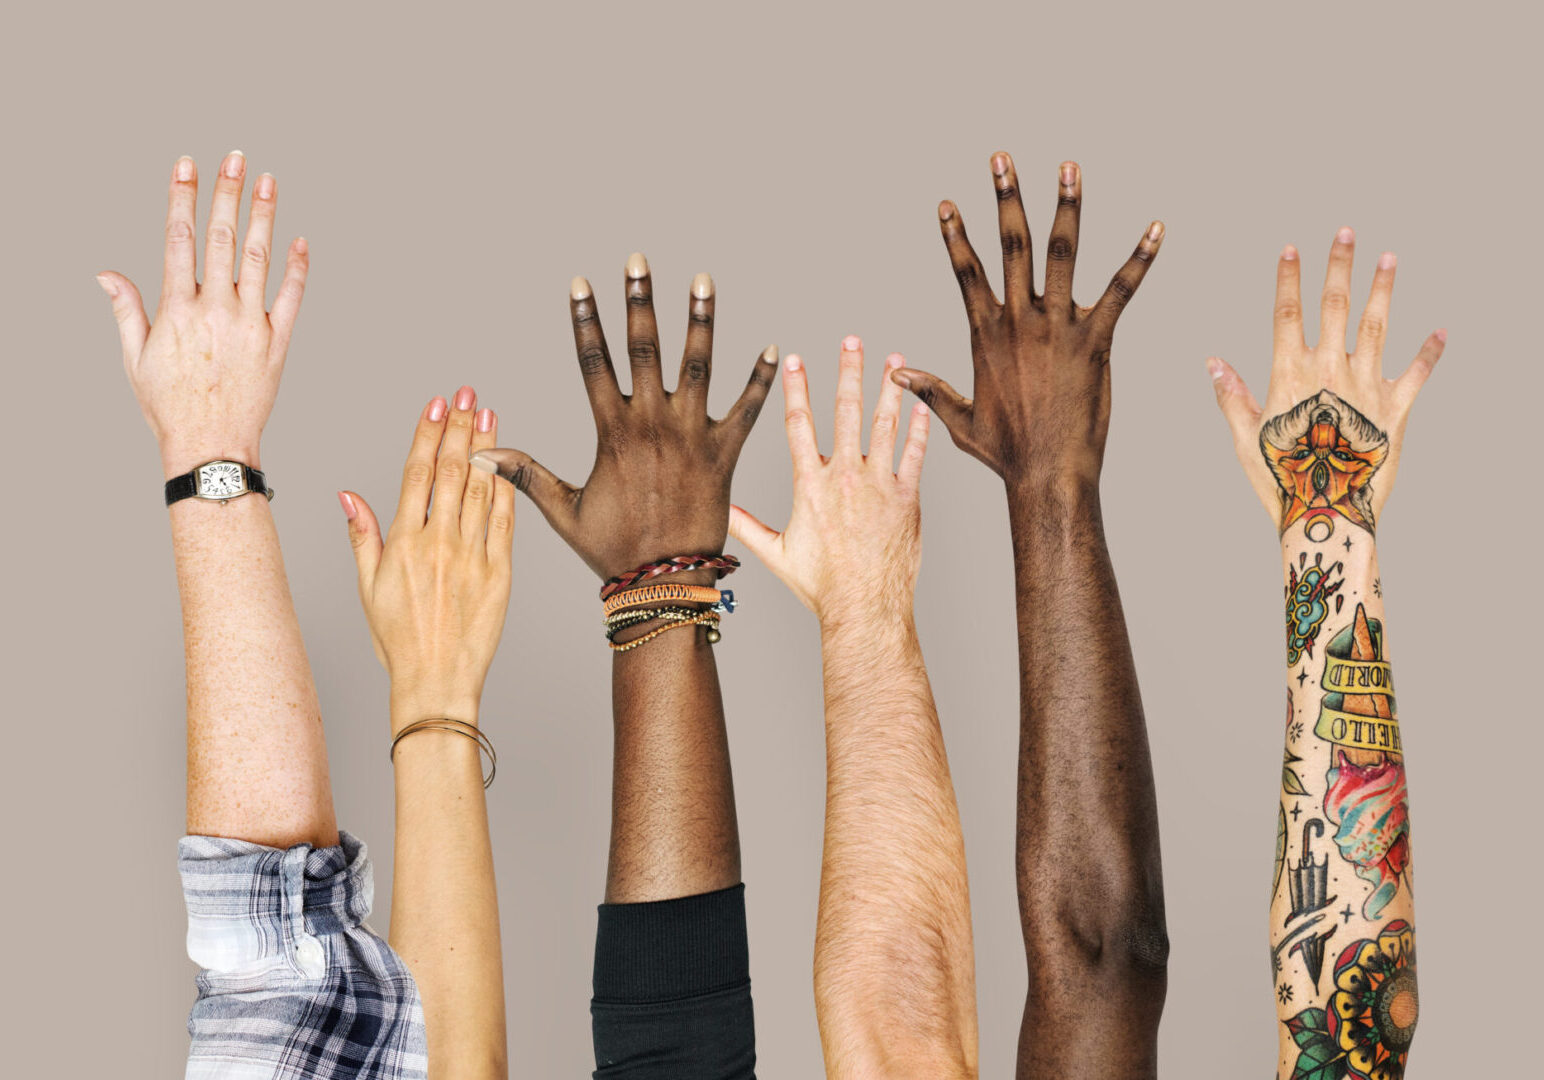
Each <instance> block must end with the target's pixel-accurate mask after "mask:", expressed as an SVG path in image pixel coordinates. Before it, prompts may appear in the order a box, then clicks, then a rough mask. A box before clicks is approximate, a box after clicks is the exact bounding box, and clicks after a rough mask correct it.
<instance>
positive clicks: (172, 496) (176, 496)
mask: <svg viewBox="0 0 1544 1080" xmlns="http://www.w3.org/2000/svg"><path fill="white" fill-rule="evenodd" d="M204 464H205V465H207V464H209V463H208V462H205V463H204ZM203 467H204V466H203V465H200V466H199V467H198V469H202V468H203ZM198 469H193V470H191V471H189V472H185V473H183V474H182V475H181V476H174V477H172V478H171V479H170V480H168V481H166V505H167V506H170V505H171V504H172V503H174V502H181V501H182V500H183V499H191V498H193V497H194V496H195V495H197V494H198ZM241 475H242V478H243V479H244V480H245V481H246V485H247V491H249V492H251V493H252V494H254V495H263V496H265V497H267V499H268V500H269V501H270V502H271V501H272V500H273V492H272V491H271V490H270V489H269V487H268V478H267V477H265V476H264V475H263V473H262V471H261V470H260V469H254V468H251V467H250V466H247V465H243V466H242V467H241ZM238 498H239V496H238Z"/></svg>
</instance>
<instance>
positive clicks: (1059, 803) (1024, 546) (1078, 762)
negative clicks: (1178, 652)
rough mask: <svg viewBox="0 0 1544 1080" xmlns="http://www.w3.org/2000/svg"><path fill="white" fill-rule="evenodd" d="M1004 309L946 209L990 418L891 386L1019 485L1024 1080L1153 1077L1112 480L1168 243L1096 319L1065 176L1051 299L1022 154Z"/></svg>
mask: <svg viewBox="0 0 1544 1080" xmlns="http://www.w3.org/2000/svg"><path fill="white" fill-rule="evenodd" d="M992 173H993V176H994V178H995V183H996V188H997V203H998V227H999V230H1000V233H1001V240H1002V253H1003V282H1004V300H1003V302H1002V303H998V301H997V299H996V298H995V297H994V296H993V295H992V291H991V288H990V286H989V285H988V283H987V278H986V272H985V270H984V269H983V268H982V266H981V262H980V260H979V259H978V258H977V257H976V253H975V251H974V250H973V249H972V248H971V245H970V242H969V241H968V240H967V239H966V237H965V228H964V225H963V223H962V222H961V220H960V214H959V211H958V209H957V208H956V207H955V206H954V204H953V203H949V202H945V203H943V204H942V205H941V206H940V207H939V220H940V224H941V227H942V229H943V235H944V241H945V243H946V244H947V246H948V249H949V257H950V261H951V262H952V264H953V266H954V272H955V276H956V277H957V278H958V280H959V283H960V287H961V290H962V291H963V292H964V295H965V310H966V314H967V316H968V317H969V320H970V329H971V351H972V355H973V359H974V363H975V385H976V389H975V393H976V397H975V400H974V401H971V400H967V399H966V398H964V397H963V396H961V395H960V394H958V393H956V392H955V391H954V390H953V389H952V388H950V387H949V386H948V385H947V384H946V383H944V382H943V381H942V380H940V379H938V378H936V377H934V376H932V375H927V374H925V373H923V372H920V371H912V370H905V371H900V372H897V373H895V374H894V375H893V376H892V378H894V379H895V380H896V381H897V382H899V383H901V385H903V386H908V387H910V388H911V389H912V390H913V391H915V392H916V393H917V395H918V396H919V397H921V398H922V400H923V401H925V402H927V403H928V404H929V405H931V406H933V411H934V412H936V413H937V414H938V416H939V418H940V419H941V420H943V422H944V423H945V425H947V426H948V428H949V434H950V435H951V436H953V438H954V441H955V443H956V444H957V445H959V446H960V448H961V449H963V450H965V451H966V452H967V453H970V454H972V455H974V456H975V457H977V458H980V459H981V460H982V461H983V462H985V463H986V464H987V465H988V466H989V467H991V468H992V469H993V471H995V472H996V473H997V474H998V475H999V476H1001V477H1002V478H1003V481H1004V484H1005V486H1006V488H1007V493H1008V514H1009V520H1010V522H1011V525H1012V533H1013V551H1014V568H1015V575H1014V580H1015V586H1016V594H1017V597H1018V623H1019V685H1020V710H1021V711H1020V728H1019V818H1018V884H1019V911H1020V917H1021V921H1022V925H1023V931H1024V947H1025V954H1026V958H1027V961H1028V966H1029V994H1028V998H1027V1000H1026V1002H1025V1006H1024V1021H1023V1025H1022V1027H1021V1029H1020V1032H1019V1059H1018V1075H1019V1076H1020V1077H1052V1076H1054V1077H1058V1078H1067V1077H1090V1078H1093V1077H1099V1078H1104V1077H1109V1076H1122V1077H1138V1076H1153V1075H1155V1072H1156V1058H1157V1033H1158V1020H1159V1017H1160V1015H1161V1013H1162V1011H1163V999H1164V991H1165V987H1166V981H1167V980H1166V963H1167V957H1168V937H1167V934H1166V931H1165V924H1164V911H1163V880H1162V870H1161V867H1160V864H1159V851H1158V820H1157V805H1156V797H1155V795H1154V790H1153V777H1152V762H1151V760H1150V757H1149V754H1148V748H1147V730H1146V726H1145V721H1144V719H1143V715H1142V700H1141V695H1140V693H1139V691H1138V689H1137V679H1136V670H1135V666H1134V664H1133V662H1132V657H1131V648H1130V645H1129V643H1128V641H1127V637H1126V625H1125V619H1124V616H1123V615H1122V613H1121V606H1120V596H1119V593H1118V592H1117V590H1116V585H1115V573H1114V570H1113V568H1112V567H1111V565H1110V556H1109V552H1108V550H1107V549H1106V547H1105V542H1104V526H1103V521H1102V518H1101V515H1100V508H1099V473H1100V467H1101V465H1102V463H1103V458H1104V443H1105V434H1106V432H1107V430H1108V427H1109V416H1110V363H1109V361H1110V343H1111V340H1112V337H1113V335H1114V331H1115V322H1116V319H1117V318H1118V317H1119V315H1120V313H1121V311H1122V309H1123V308H1124V307H1125V305H1126V302H1127V301H1128V300H1130V298H1131V296H1132V294H1133V293H1135V291H1136V288H1137V286H1138V285H1139V284H1140V283H1141V281H1142V278H1143V275H1144V274H1145V273H1146V271H1147V267H1148V266H1149V264H1150V263H1151V262H1152V260H1153V258H1154V257H1155V256H1156V255H1157V253H1158V248H1159V245H1160V244H1161V243H1162V241H1163V226H1162V225H1161V224H1160V223H1159V222H1156V221H1155V222H1153V223H1152V225H1151V226H1149V228H1148V230H1147V231H1146V233H1145V234H1144V235H1143V237H1142V239H1141V241H1140V243H1139V244H1138V246H1137V248H1136V250H1135V252H1133V253H1132V255H1131V257H1130V258H1129V259H1128V260H1127V262H1126V264H1125V265H1124V266H1123V267H1122V268H1121V270H1120V271H1119V273H1117V274H1116V275H1115V278H1114V279H1113V280H1112V281H1111V282H1110V285H1109V287H1108V288H1107V289H1106V290H1105V293H1104V296H1103V297H1102V298H1101V299H1100V300H1099V302H1098V303H1097V304H1095V305H1094V306H1093V307H1092V308H1082V307H1079V306H1077V304H1076V303H1074V301H1073V299H1072V267H1073V259H1074V257H1075V255H1076V253H1077V246H1078V220H1079V212H1080V206H1081V199H1082V180H1081V176H1080V173H1079V170H1078V167H1077V166H1076V165H1075V164H1073V163H1072V162H1066V163H1064V164H1063V165H1062V166H1061V171H1060V182H1061V183H1060V189H1059V198H1058V200H1057V210H1056V219H1055V222H1054V224H1053V225H1052V228H1051V238H1050V244H1049V246H1048V255H1049V258H1048V261H1047V264H1046V271H1045V293H1044V295H1036V294H1035V291H1034V287H1033V280H1034V274H1033V267H1032V266H1031V262H1030V260H1031V254H1030V250H1031V249H1030V238H1029V226H1028V224H1027V222H1026V220H1025V217H1024V208H1023V203H1022V201H1021V199H1020V196H1019V186H1018V177H1017V175H1016V174H1015V172H1014V168H1013V162H1012V161H1011V160H1010V159H1009V157H1008V155H1007V154H996V155H994V156H993V158H992Z"/></svg>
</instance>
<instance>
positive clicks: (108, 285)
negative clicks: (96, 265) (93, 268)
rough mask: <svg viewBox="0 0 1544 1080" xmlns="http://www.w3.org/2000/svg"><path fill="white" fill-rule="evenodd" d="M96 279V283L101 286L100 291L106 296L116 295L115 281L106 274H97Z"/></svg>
mask: <svg viewBox="0 0 1544 1080" xmlns="http://www.w3.org/2000/svg"><path fill="white" fill-rule="evenodd" d="M96 280H97V284H98V285H100V286H102V291H103V292H105V293H106V294H107V295H108V296H117V295H118V284H117V282H115V281H113V279H112V278H110V277H108V276H107V275H106V274H98V275H97V279H96Z"/></svg>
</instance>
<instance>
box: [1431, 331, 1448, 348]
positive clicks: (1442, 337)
mask: <svg viewBox="0 0 1544 1080" xmlns="http://www.w3.org/2000/svg"><path fill="white" fill-rule="evenodd" d="M1434 336H1435V337H1436V339H1437V340H1438V341H1440V342H1442V343H1443V344H1444V345H1445V344H1447V331H1446V330H1438V331H1437V332H1436V334H1435V335H1434Z"/></svg>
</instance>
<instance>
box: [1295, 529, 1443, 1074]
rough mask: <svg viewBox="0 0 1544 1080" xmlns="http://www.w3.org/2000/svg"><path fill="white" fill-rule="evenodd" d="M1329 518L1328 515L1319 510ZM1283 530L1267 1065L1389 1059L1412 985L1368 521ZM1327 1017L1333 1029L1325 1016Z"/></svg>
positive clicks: (1365, 1065)
mask: <svg viewBox="0 0 1544 1080" xmlns="http://www.w3.org/2000/svg"><path fill="white" fill-rule="evenodd" d="M1329 520H1332V521H1333V520H1334V519H1329ZM1334 525H1335V527H1334V528H1333V531H1332V532H1330V533H1329V534H1328V535H1327V536H1325V535H1321V533H1322V528H1321V529H1320V530H1316V531H1315V533H1314V535H1317V536H1319V540H1317V541H1315V540H1310V539H1309V538H1308V533H1307V531H1306V530H1303V529H1289V530H1288V532H1287V534H1286V535H1285V536H1284V537H1283V546H1282V554H1283V557H1284V570H1283V578H1284V587H1285V594H1286V616H1287V717H1286V733H1285V750H1284V756H1283V761H1282V773H1281V805H1280V809H1279V810H1278V816H1277V838H1276V864H1275V875H1274V880H1273V883H1272V892H1271V914H1270V945H1271V961H1272V968H1273V971H1272V976H1273V992H1274V994H1275V997H1276V1004H1277V1013H1278V1015H1279V1017H1280V1019H1281V1021H1282V1026H1281V1028H1280V1029H1279V1033H1280V1036H1281V1048H1280V1050H1281V1052H1280V1057H1279V1059H1278V1073H1279V1075H1280V1076H1282V1077H1288V1076H1293V1075H1297V1071H1298V1069H1299V1065H1300V1062H1301V1063H1302V1064H1303V1066H1304V1067H1307V1066H1309V1065H1317V1064H1318V1063H1320V1062H1322V1061H1325V1060H1329V1059H1330V1058H1338V1057H1340V1056H1341V1055H1347V1060H1348V1062H1349V1064H1351V1065H1352V1066H1354V1068H1353V1074H1354V1075H1382V1073H1380V1072H1378V1071H1377V1070H1376V1069H1375V1068H1374V1066H1375V1065H1377V1064H1378V1063H1379V1062H1381V1061H1383V1060H1385V1059H1386V1058H1388V1057H1390V1056H1392V1057H1396V1058H1400V1059H1401V1066H1400V1068H1398V1069H1396V1070H1394V1071H1393V1072H1391V1073H1390V1074H1389V1075H1399V1074H1400V1073H1401V1072H1402V1071H1403V1068H1402V1055H1403V1054H1404V1052H1405V1049H1406V1048H1407V1047H1408V1045H1409V1041H1410V1038H1411V1037H1412V1036H1413V1034H1414V1029H1415V1021H1416V1013H1417V996H1416V987H1415V943H1414V930H1413V929H1412V926H1413V923H1414V917H1413V905H1412V901H1411V893H1410V846H1409V845H1410V840H1409V815H1408V808H1407V799H1406V794H1405V767H1404V754H1403V746H1402V744H1401V742H1400V737H1399V722H1398V719H1397V713H1396V711H1395V704H1394V690H1393V682H1392V678H1391V674H1390V668H1389V666H1388V659H1389V657H1388V651H1387V643H1386V639H1385V636H1384V621H1383V589H1382V582H1381V580H1380V578H1379V575H1378V561H1377V552H1376V548H1375V544H1374V542H1373V537H1372V534H1371V533H1369V532H1367V531H1365V530H1363V529H1359V528H1357V527H1356V526H1354V525H1352V524H1351V523H1350V522H1348V521H1346V520H1344V519H1340V520H1338V521H1335V522H1334ZM1332 1026H1333V1027H1334V1030H1333V1031H1332V1030H1331V1028H1332Z"/></svg>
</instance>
